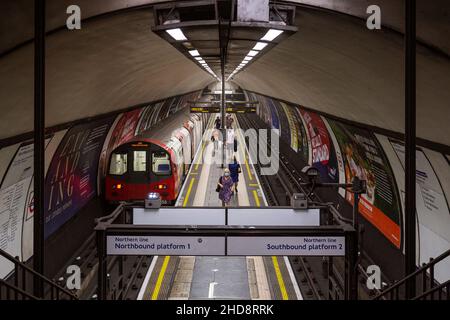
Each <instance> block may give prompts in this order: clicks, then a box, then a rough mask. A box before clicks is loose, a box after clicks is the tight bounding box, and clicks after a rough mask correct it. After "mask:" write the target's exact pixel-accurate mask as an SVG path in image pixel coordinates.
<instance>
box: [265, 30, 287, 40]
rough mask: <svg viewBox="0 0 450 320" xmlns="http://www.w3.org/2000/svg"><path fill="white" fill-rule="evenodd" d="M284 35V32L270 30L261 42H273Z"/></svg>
mask: <svg viewBox="0 0 450 320" xmlns="http://www.w3.org/2000/svg"><path fill="white" fill-rule="evenodd" d="M282 33H283V30H275V29H270V30H269V31H267V33H266V34H265V35H264V37H262V38H261V41H272V40H273V39H275V38H276V37H278V36H279V35H280V34H282Z"/></svg>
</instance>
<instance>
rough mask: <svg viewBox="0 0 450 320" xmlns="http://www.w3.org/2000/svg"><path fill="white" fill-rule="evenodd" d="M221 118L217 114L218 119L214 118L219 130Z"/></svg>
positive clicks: (215, 125)
mask: <svg viewBox="0 0 450 320" xmlns="http://www.w3.org/2000/svg"><path fill="white" fill-rule="evenodd" d="M220 123H221V122H220V118H219V116H217V118H216V120H214V127H215V128H216V129H217V130H219V129H220Z"/></svg>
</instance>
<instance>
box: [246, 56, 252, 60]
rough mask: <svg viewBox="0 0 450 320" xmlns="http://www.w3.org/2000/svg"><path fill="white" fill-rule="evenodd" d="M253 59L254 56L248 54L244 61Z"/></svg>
mask: <svg viewBox="0 0 450 320" xmlns="http://www.w3.org/2000/svg"><path fill="white" fill-rule="evenodd" d="M252 59H253V57H249V56H247V57H245V58H244V61H250V60H252Z"/></svg>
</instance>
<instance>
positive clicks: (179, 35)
mask: <svg viewBox="0 0 450 320" xmlns="http://www.w3.org/2000/svg"><path fill="white" fill-rule="evenodd" d="M166 32H167V33H168V34H170V36H171V37H172V38H174V39H175V40H177V41H185V40H187V38H186V36H185V35H184V33H183V31H181V29H180V28H177V29H169V30H166Z"/></svg>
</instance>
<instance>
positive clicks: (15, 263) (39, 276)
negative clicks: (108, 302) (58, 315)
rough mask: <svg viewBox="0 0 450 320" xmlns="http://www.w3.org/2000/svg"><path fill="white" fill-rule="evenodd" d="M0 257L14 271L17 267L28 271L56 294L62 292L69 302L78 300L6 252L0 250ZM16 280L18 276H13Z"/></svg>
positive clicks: (15, 288) (17, 289)
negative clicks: (8, 262) (10, 265)
mask: <svg viewBox="0 0 450 320" xmlns="http://www.w3.org/2000/svg"><path fill="white" fill-rule="evenodd" d="M0 256H2V257H3V258H5V259H7V260H9V261H10V262H12V263H13V264H14V267H15V268H14V269H15V270H16V271H17V270H18V267H20V268H22V269H23V270H25V271H28V272H29V273H31V274H32V275H33V276H34V277H38V278H40V279H42V280H43V281H44V282H45V283H46V284H48V285H49V286H50V287H51V288H55V289H56V290H57V291H58V292H59V291H60V292H62V293H64V294H66V295H67V296H68V297H69V298H70V299H71V300H78V297H77V296H76V295H74V294H73V293H72V292H70V291H68V290H66V289H64V288H63V287H61V286H59V285H58V284H56V283H55V282H53V281H52V280H50V279H48V278H47V277H45V276H44V275H42V274H40V273H39V272H36V271H35V270H33V269H32V268H30V267H28V266H27V265H26V264H24V263H23V262H21V261H19V260H18V259H17V258H14V257H13V256H12V255H10V254H9V253H7V252H6V251H3V250H1V249H0ZM14 276H15V277H16V278H17V277H18V276H19V275H18V274H15V275H14ZM12 288H14V290H16V291H18V292H19V293H21V292H20V291H22V290H21V289H20V288H18V287H14V286H12Z"/></svg>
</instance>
